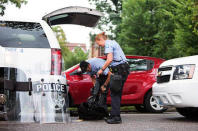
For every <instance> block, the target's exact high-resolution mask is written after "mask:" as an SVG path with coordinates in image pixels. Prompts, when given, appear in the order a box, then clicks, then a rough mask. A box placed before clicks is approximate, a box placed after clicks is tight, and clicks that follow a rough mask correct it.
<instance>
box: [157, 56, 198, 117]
mask: <svg viewBox="0 0 198 131" xmlns="http://www.w3.org/2000/svg"><path fill="white" fill-rule="evenodd" d="M197 60H198V55H195V56H189V57H182V58H176V59H171V60H168V61H165V62H164V63H162V64H161V65H160V67H159V69H158V76H157V83H155V84H154V85H153V95H154V96H155V97H156V98H157V100H158V102H159V103H160V104H162V105H164V106H172V107H176V109H177V111H178V112H179V113H180V114H181V115H183V116H185V117H187V118H193V117H198V102H197V99H198V68H197V65H198V61H197Z"/></svg>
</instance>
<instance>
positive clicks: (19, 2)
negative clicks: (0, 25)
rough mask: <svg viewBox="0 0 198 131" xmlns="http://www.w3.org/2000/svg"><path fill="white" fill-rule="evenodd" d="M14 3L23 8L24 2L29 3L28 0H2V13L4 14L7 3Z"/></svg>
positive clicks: (0, 3) (0, 7) (0, 5)
mask: <svg viewBox="0 0 198 131" xmlns="http://www.w3.org/2000/svg"><path fill="white" fill-rule="evenodd" d="M9 2H10V3H12V4H14V5H15V6H16V7H18V8H21V5H22V4H27V1H26V0H0V15H1V16H3V15H4V11H5V9H6V7H5V5H6V4H8V3H9Z"/></svg>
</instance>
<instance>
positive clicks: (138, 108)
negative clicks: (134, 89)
mask: <svg viewBox="0 0 198 131" xmlns="http://www.w3.org/2000/svg"><path fill="white" fill-rule="evenodd" d="M135 109H136V110H137V111H138V112H141V113H145V112H147V111H146V109H145V107H144V105H135Z"/></svg>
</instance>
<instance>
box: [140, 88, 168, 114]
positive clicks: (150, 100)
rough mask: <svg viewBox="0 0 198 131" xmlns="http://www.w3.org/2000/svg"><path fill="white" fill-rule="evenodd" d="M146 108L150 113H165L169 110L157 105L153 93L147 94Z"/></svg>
mask: <svg viewBox="0 0 198 131" xmlns="http://www.w3.org/2000/svg"><path fill="white" fill-rule="evenodd" d="M144 107H145V109H146V111H147V112H149V113H163V112H165V111H166V110H167V109H168V108H166V107H162V106H161V105H159V104H158V103H157V100H156V98H154V97H153V95H152V91H149V92H147V94H146V96H145V99H144Z"/></svg>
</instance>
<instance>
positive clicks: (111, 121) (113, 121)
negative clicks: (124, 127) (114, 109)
mask: <svg viewBox="0 0 198 131" xmlns="http://www.w3.org/2000/svg"><path fill="white" fill-rule="evenodd" d="M105 121H106V123H108V124H120V123H122V119H121V117H120V116H111V117H109V118H108V119H105Z"/></svg>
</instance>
